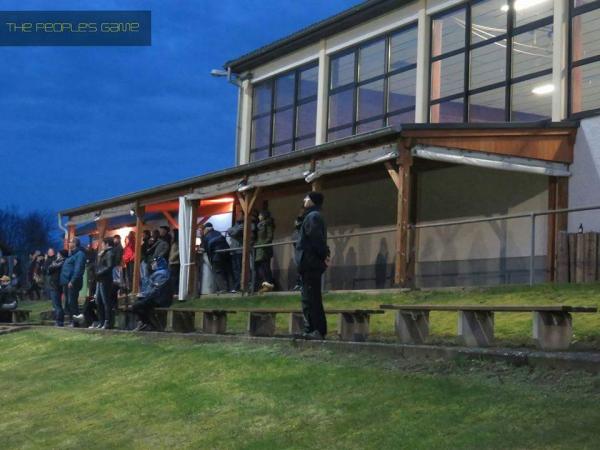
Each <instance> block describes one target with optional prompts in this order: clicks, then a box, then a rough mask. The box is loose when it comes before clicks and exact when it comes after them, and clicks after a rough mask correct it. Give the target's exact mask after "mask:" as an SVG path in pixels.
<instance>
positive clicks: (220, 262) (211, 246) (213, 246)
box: [202, 222, 231, 294]
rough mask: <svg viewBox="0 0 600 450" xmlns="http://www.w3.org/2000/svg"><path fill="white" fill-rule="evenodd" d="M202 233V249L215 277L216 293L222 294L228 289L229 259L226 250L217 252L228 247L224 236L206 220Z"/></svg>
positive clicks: (229, 275) (229, 276)
mask: <svg viewBox="0 0 600 450" xmlns="http://www.w3.org/2000/svg"><path fill="white" fill-rule="evenodd" d="M203 233H204V239H202V249H203V250H204V251H205V252H206V254H207V255H208V260H209V262H210V265H211V268H212V271H213V275H214V277H215V284H216V287H217V293H219V294H222V293H224V292H227V291H229V289H230V280H231V259H230V257H229V253H228V252H219V251H218V250H227V249H229V244H228V243H227V240H226V239H225V237H224V236H223V235H222V234H221V233H219V232H218V231H216V230H215V229H214V228H213V226H212V223H210V222H206V224H205V225H204V230H203Z"/></svg>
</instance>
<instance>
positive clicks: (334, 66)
mask: <svg viewBox="0 0 600 450" xmlns="http://www.w3.org/2000/svg"><path fill="white" fill-rule="evenodd" d="M349 83H354V53H349V54H347V55H343V56H338V57H336V58H333V59H332V60H331V89H335V88H336V87H340V86H344V85H346V84H349Z"/></svg>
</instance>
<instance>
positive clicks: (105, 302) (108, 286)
mask: <svg viewBox="0 0 600 450" xmlns="http://www.w3.org/2000/svg"><path fill="white" fill-rule="evenodd" d="M102 244H103V245H102V251H101V252H100V254H99V255H98V264H97V265H96V280H97V283H98V289H97V290H96V293H97V296H96V307H97V308H98V323H97V326H96V328H102V329H103V330H108V329H110V328H112V325H113V306H114V303H113V301H114V295H113V290H114V289H115V286H114V285H113V269H114V268H115V266H116V263H117V260H116V249H115V247H114V240H113V239H111V238H105V239H104V241H103V242H102Z"/></svg>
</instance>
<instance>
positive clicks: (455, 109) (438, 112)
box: [430, 98, 463, 123]
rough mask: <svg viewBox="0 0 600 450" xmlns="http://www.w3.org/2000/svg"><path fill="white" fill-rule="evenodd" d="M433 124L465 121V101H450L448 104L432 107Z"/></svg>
mask: <svg viewBox="0 0 600 450" xmlns="http://www.w3.org/2000/svg"><path fill="white" fill-rule="evenodd" d="M430 121H431V123H445V122H449V123H453V122H462V121H463V99H462V98H458V99H456V100H450V101H447V102H442V103H438V104H437V105H431V111H430Z"/></svg>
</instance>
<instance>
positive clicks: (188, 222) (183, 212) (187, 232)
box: [178, 197, 192, 300]
mask: <svg viewBox="0 0 600 450" xmlns="http://www.w3.org/2000/svg"><path fill="white" fill-rule="evenodd" d="M178 221H179V264H180V266H179V300H185V299H186V298H187V297H188V296H189V295H190V292H188V285H189V279H190V267H192V264H191V263H192V261H191V255H190V247H191V238H192V236H191V233H192V202H190V201H188V200H186V198H185V197H179V217H178Z"/></svg>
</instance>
